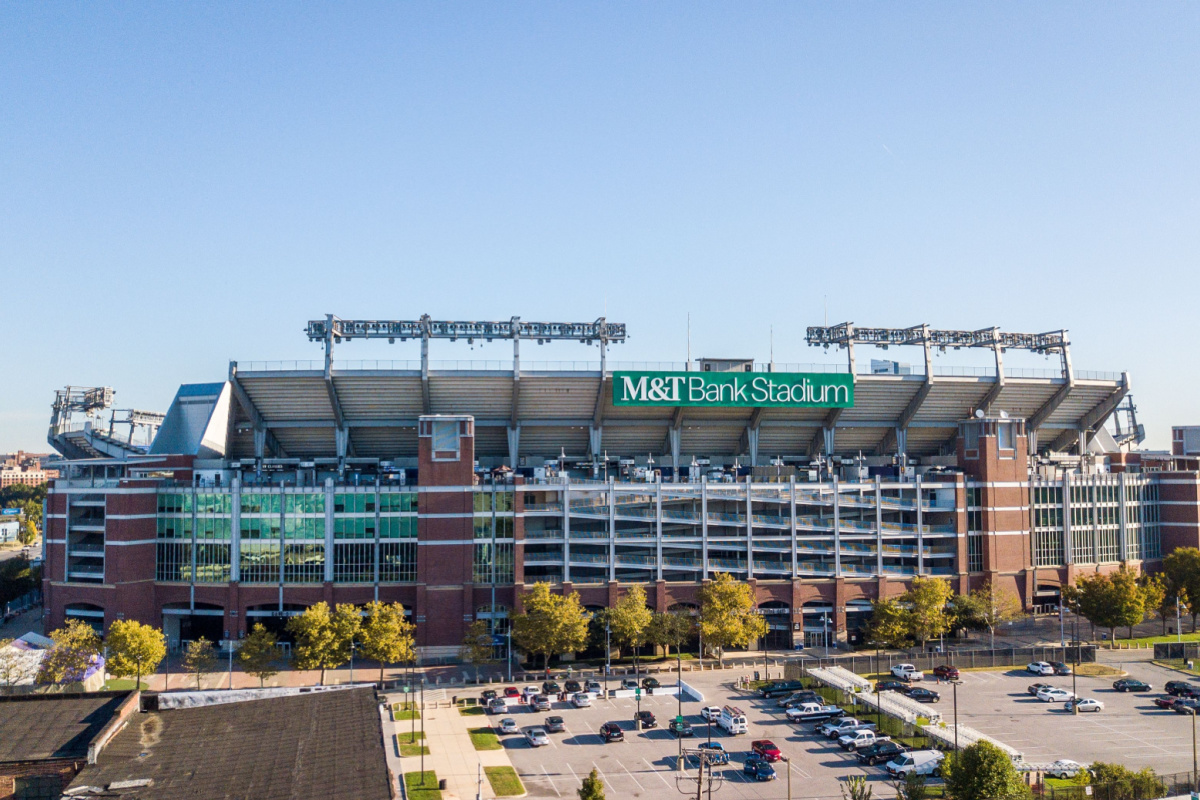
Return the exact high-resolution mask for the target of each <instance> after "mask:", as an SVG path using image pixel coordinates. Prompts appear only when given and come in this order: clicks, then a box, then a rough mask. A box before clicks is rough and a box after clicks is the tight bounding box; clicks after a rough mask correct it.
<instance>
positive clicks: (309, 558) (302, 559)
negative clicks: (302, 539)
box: [283, 542, 325, 583]
mask: <svg viewBox="0 0 1200 800" xmlns="http://www.w3.org/2000/svg"><path fill="white" fill-rule="evenodd" d="M324 580H325V545H323V544H315V543H311V542H306V543H304V544H285V545H284V546H283V582H284V583H321V582H323V581H324Z"/></svg>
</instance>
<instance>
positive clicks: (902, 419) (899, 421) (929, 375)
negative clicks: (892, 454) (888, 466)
mask: <svg viewBox="0 0 1200 800" xmlns="http://www.w3.org/2000/svg"><path fill="white" fill-rule="evenodd" d="M921 347H922V350H923V351H924V355H925V382H924V383H922V384H921V388H920V389H918V390H917V393H916V394H915V395H913V398H912V399H911V400H909V401H908V405H906V406H905V407H904V410H903V411H901V412H900V416H899V417H897V418H896V425H895V427H893V428H889V429H888V431H887V433H885V434H884V435H883V438H882V439H880V440H879V444H877V445H876V446H875V450H876V452H877V453H880V454H883V453H886V452H887V451H888V449H889V448H890V447H891V446H892V445H893V444H895V445H896V453H897V454H898V455H900V456H904V455H905V454H906V452H905V451H907V450H908V426H909V423H911V422H912V421H913V417H915V416H916V415H917V412H918V411H920V410H921V406H922V405H923V404H924V403H925V398H926V397H929V392H930V390H932V389H933V359H932V357H931V354H930V352H929V326H928V325H922V326H921Z"/></svg>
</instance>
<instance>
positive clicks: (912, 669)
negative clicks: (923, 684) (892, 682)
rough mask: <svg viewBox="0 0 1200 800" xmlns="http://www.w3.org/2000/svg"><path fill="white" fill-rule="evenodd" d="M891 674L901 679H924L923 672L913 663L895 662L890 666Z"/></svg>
mask: <svg viewBox="0 0 1200 800" xmlns="http://www.w3.org/2000/svg"><path fill="white" fill-rule="evenodd" d="M892 674H893V675H895V676H896V677H897V678H899V679H900V680H902V681H920V680H924V679H925V674H924V673H922V672H921V670H919V669H917V668H916V666H915V665H913V664H897V665H896V666H894V667H892Z"/></svg>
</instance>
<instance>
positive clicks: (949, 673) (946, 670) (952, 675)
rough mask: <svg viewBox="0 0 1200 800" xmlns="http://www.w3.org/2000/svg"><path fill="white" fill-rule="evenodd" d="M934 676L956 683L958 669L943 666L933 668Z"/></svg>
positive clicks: (946, 665) (947, 665)
mask: <svg viewBox="0 0 1200 800" xmlns="http://www.w3.org/2000/svg"><path fill="white" fill-rule="evenodd" d="M933 674H934V675H936V676H937V677H939V678H941V679H942V680H944V681H956V680H958V667H952V666H950V665H949V664H942V665H941V666H940V667H934V668H933Z"/></svg>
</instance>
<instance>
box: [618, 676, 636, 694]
mask: <svg viewBox="0 0 1200 800" xmlns="http://www.w3.org/2000/svg"><path fill="white" fill-rule="evenodd" d="M621 688H622V689H628V690H630V691H633V690H634V689H637V688H639V687H638V682H637V681H636V680H635V679H633V678H625V679H624V680H623V681H621Z"/></svg>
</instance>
